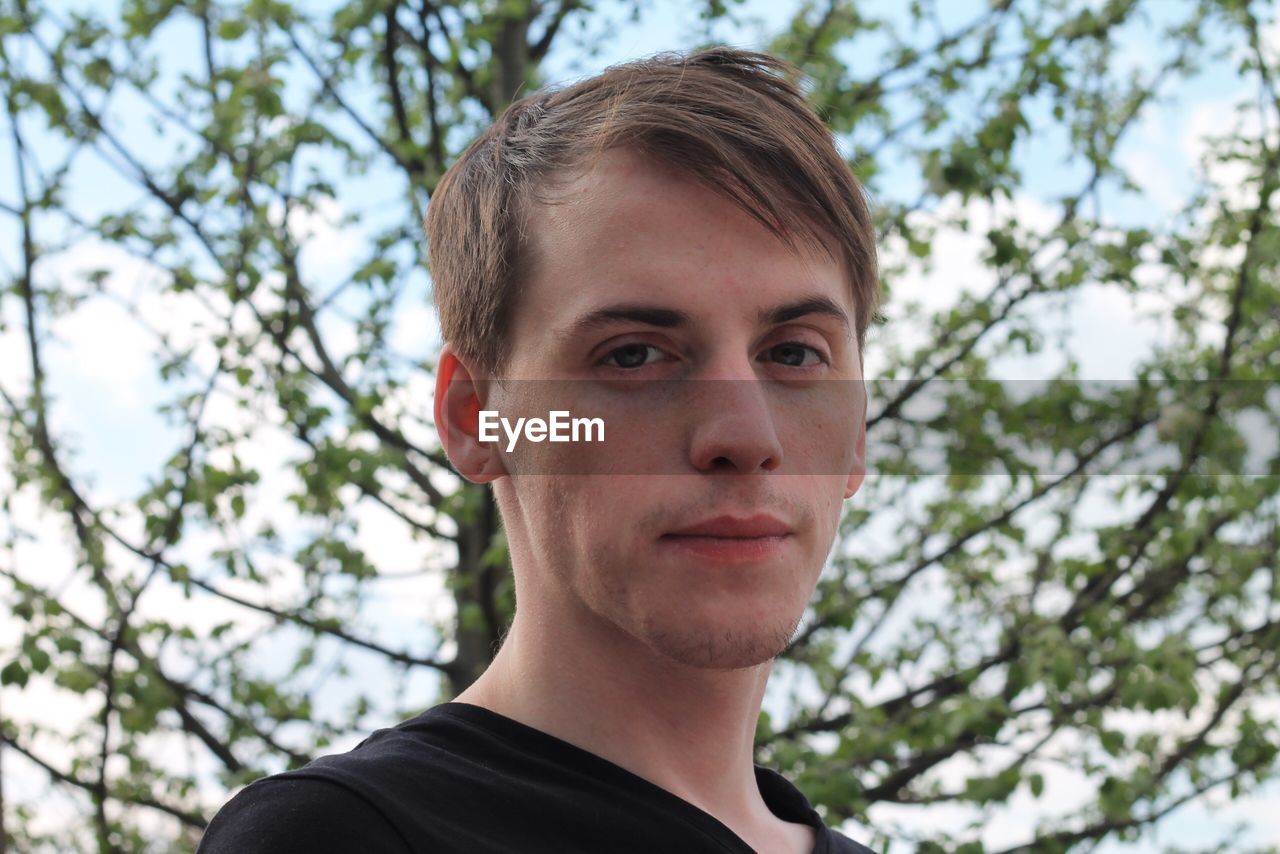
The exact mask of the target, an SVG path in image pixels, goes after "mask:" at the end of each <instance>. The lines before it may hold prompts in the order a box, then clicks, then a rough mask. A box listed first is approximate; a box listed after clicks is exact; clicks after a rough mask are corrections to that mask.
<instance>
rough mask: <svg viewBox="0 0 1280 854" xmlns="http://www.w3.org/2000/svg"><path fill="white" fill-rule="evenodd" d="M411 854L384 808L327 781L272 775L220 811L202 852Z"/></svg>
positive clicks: (246, 789) (225, 853)
mask: <svg viewBox="0 0 1280 854" xmlns="http://www.w3.org/2000/svg"><path fill="white" fill-rule="evenodd" d="M287 851H306V852H308V854H339V852H341V853H342V854H347V852H351V851H361V852H369V854H406V852H409V851H410V848H409V846H408V844H407V843H406V841H405V840H404V838H403V837H402V836H401V834H400V833H399V831H397V830H396V828H395V827H394V826H393V825H392V824H391V823H390V822H389V821H388V820H387V818H386V816H384V815H383V814H382V813H381V812H380V811H379V810H377V809H376V808H375V807H374V806H373V805H372V804H370V803H369V802H368V801H367V800H365V799H364V798H363V797H361V796H360V795H358V794H356V793H355V792H353V791H352V790H351V789H348V788H347V787H346V786H343V785H342V784H341V783H337V782H334V781H332V780H329V779H326V778H323V777H309V776H294V775H289V776H285V777H268V778H265V779H262V780H258V781H257V782H255V783H253V784H251V785H249V786H247V787H246V788H245V789H244V790H243V791H241V792H240V793H239V794H238V795H236V796H235V797H234V798H232V799H231V800H230V801H228V802H227V803H226V805H224V806H223V807H222V809H221V810H219V811H218V814H217V815H215V816H214V817H213V821H211V822H210V823H209V827H208V829H207V830H205V833H204V838H203V839H201V841H200V847H199V848H198V849H197V854H277V852H287Z"/></svg>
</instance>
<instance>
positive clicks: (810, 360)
mask: <svg viewBox="0 0 1280 854" xmlns="http://www.w3.org/2000/svg"><path fill="white" fill-rule="evenodd" d="M765 354H766V356H767V357H768V358H769V359H770V360H771V361H774V362H777V363H778V364H781V365H786V366H787V367H790V368H811V367H813V366H814V365H821V364H825V363H826V361H827V360H826V359H825V358H824V357H823V355H822V353H821V352H819V350H818V348H817V347H810V346H809V345H808V344H801V343H799V342H798V341H788V342H786V343H785V344H778V345H776V346H774V347H770V348H769V349H768V350H766V351H765Z"/></svg>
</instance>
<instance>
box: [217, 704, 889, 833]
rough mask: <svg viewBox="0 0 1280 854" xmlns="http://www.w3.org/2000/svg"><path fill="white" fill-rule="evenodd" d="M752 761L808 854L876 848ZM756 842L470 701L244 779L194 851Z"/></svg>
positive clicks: (764, 792) (763, 790) (767, 795)
mask: <svg viewBox="0 0 1280 854" xmlns="http://www.w3.org/2000/svg"><path fill="white" fill-rule="evenodd" d="M755 770H756V782H757V783H758V785H759V786H760V794H761V796H762V797H763V798H764V801H765V803H766V804H767V805H768V806H769V809H770V810H772V811H773V812H774V814H775V815H777V816H778V817H779V818H782V819H785V820H787V821H793V822H799V823H802V824H808V825H811V826H813V828H814V829H815V833H816V837H817V844H816V845H815V847H814V849H813V854H871V851H870V849H868V848H866V847H865V846H863V845H859V844H858V843H856V842H854V841H852V840H850V839H849V838H848V837H846V836H843V835H841V834H840V833H837V832H836V831H834V830H831V829H830V828H827V827H826V826H824V825H823V823H822V820H821V818H820V817H819V816H818V814H817V812H815V811H814V809H813V808H812V807H811V806H810V804H809V802H808V800H806V799H805V796H804V795H803V794H801V793H800V791H799V790H798V789H796V787H795V786H793V785H791V783H790V782H788V781H787V780H786V779H785V778H784V777H783V776H782V775H780V774H778V773H776V772H774V771H770V770H768V769H766V768H761V767H759V766H756V769H755ZM751 850H752V849H751V847H750V846H749V845H747V843H746V842H744V841H743V840H742V839H741V838H740V837H739V836H737V835H736V834H735V833H733V831H731V830H730V829H729V828H728V827H726V826H725V825H724V824H722V823H721V822H720V821H719V820H717V819H716V818H714V817H713V816H711V815H710V814H709V813H707V812H704V811H703V810H701V809H699V808H698V807H696V806H694V805H693V804H691V803H689V802H688V801H685V800H683V799H681V798H679V797H677V796H676V795H674V794H672V793H671V792H668V791H666V790H665V789H663V788H661V787H659V786H657V785H654V784H653V783H650V782H649V781H648V780H645V779H644V778H642V777H639V776H637V775H635V774H633V773H631V772H630V771H627V770H626V769H624V768H622V767H621V766H619V765H616V764H614V763H613V762H610V761H609V760H607V759H604V758H602V757H600V756H596V755H595V754H594V753H590V752H588V751H586V750H583V749H582V748H580V747H577V746H575V745H572V744H570V743H568V742H567V741H563V740H561V739H559V738H556V737H555V736H553V735H549V734H547V733H545V732H542V731H540V730H537V729H534V728H532V727H529V726H526V725H525V724H522V723H520V722H518V721H515V720H512V719H511V718H508V717H505V716H503V715H499V714H497V713H496V712H491V711H489V710H488V709H485V708H481V707H480V706H473V705H470V704H467V703H445V704H443V705H440V706H436V707H435V708H432V709H428V710H427V711H426V712H424V713H422V714H421V715H419V716H417V717H416V718H413V719H412V720H409V721H406V722H404V723H402V724H400V725H399V726H397V727H395V728H393V729H384V730H379V731H378V732H375V733H374V734H373V735H371V736H369V738H367V739H365V740H364V741H363V742H362V743H361V744H360V745H359V746H358V747H356V748H355V749H354V750H352V751H350V752H349V753H343V754H339V755H336V756H324V757H321V758H320V759H317V760H315V761H314V762H312V763H311V764H310V765H307V766H306V767H304V768H298V769H296V770H293V771H287V772H285V773H283V774H277V775H275V776H272V777H266V778H264V779H262V780H258V781H256V782H254V783H252V784H250V785H249V786H247V787H246V788H245V789H244V790H243V791H242V792H240V794H238V795H236V796H235V797H234V798H232V799H231V800H230V801H229V802H228V803H227V804H226V806H224V807H223V808H222V809H221V810H220V811H219V812H218V814H217V815H216V816H215V817H214V819H213V822H212V823H211V824H210V825H209V829H208V830H207V831H206V832H205V836H204V840H203V841H202V842H201V844H200V854H265V852H279V851H285V852H288V851H299V852H310V854H328V852H344V854H345V852H359V854H383V852H387V854H390V852H396V854H405V852H424V853H425V852H430V854H438V852H454V851H456V852H467V854H489V852H542V851H546V852H556V854H570V852H591V854H600V852H644V854H654V852H681V854H683V852H690V854H694V852H709V853H710V852H716V854H749V852H751Z"/></svg>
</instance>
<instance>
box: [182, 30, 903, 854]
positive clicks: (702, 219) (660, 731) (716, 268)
mask: <svg viewBox="0 0 1280 854" xmlns="http://www.w3.org/2000/svg"><path fill="white" fill-rule="evenodd" d="M788 71H789V69H787V68H786V67H785V66H783V65H782V64H781V63H779V62H777V61H776V60H773V59H771V58H770V57H767V56H763V55H760V54H754V53H748V52H743V51H736V50H729V49H715V50H710V51H705V52H702V53H698V54H695V55H692V56H689V57H676V56H664V57H659V58H656V59H652V60H647V61H643V62H637V63H632V64H628V65H624V66H619V67H615V68H613V69H611V70H609V71H607V72H606V73H604V74H603V75H600V76H598V77H595V78H591V79H589V80H586V81H584V82H582V83H579V84H577V85H575V86H572V87H569V88H567V89H563V90H558V91H550V92H544V93H539V94H536V95H534V96H532V97H529V98H526V99H524V100H522V101H520V102H518V103H516V104H514V105H513V106H512V107H511V108H510V109H509V110H508V111H507V112H506V113H505V114H504V115H503V117H502V118H501V119H500V120H499V121H498V122H497V123H496V124H495V125H494V126H493V127H492V128H490V129H489V130H488V131H487V132H486V133H485V134H484V135H482V136H481V137H480V139H478V140H477V141H476V142H475V143H474V144H473V145H472V146H471V148H469V149H468V151H467V152H466V153H465V154H464V155H463V156H462V158H461V159H460V160H459V161H458V163H457V164H455V165H454V166H453V168H452V169H451V170H450V171H449V173H448V174H447V175H446V176H445V178H444V180H443V181H442V182H441V184H440V187H439V188H438V190H437V191H436V194H435V196H434V198H433V199H432V202H431V206H430V210H429V212H428V215H427V223H426V226H427V233H428V241H429V245H430V250H431V262H432V274H433V279H434V284H435V293H436V303H437V307H438V309H439V311H440V318H441V326H442V329H443V334H444V339H445V342H446V344H445V347H444V350H443V352H442V354H441V358H440V361H439V369H438V376H437V387H436V390H437V394H436V401H435V416H436V424H437V427H438V429H439V431H440V436H441V440H442V441H443V443H444V447H445V450H446V451H447V453H448V455H449V458H450V459H451V460H452V461H453V463H454V465H455V466H456V467H457V469H458V471H459V472H460V473H462V474H463V475H464V476H465V477H467V478H468V479H470V480H472V481H474V482H479V483H489V484H491V485H492V488H493V490H494V494H495V498H496V501H497V504H498V506H499V508H500V510H501V513H502V518H503V523H504V527H505V530H506V534H507V539H508V543H509V545H510V553H511V560H512V566H513V569H514V573H515V584H516V603H517V607H516V616H515V620H514V622H513V623H512V626H511V628H510V631H509V632H508V634H507V636H506V637H505V639H504V642H503V645H502V647H501V649H500V650H499V651H498V653H497V656H496V658H495V659H494V661H493V663H492V665H491V666H490V667H489V669H488V670H487V671H486V672H485V673H484V674H483V675H482V676H481V677H480V678H479V679H478V680H477V681H476V682H475V683H474V684H473V685H472V686H471V687H469V688H468V689H467V690H466V691H464V692H463V693H462V694H461V695H460V696H458V697H457V698H456V699H455V700H454V701H453V702H451V703H446V704H444V705H441V706H437V707H435V708H433V709H430V710H428V711H427V712H425V713H424V714H422V715H420V716H419V717H417V718H415V719H413V720H412V721H409V722H406V723H404V724H401V725H400V726H399V727H396V728H394V729H391V730H383V731H380V732H378V733H375V734H374V735H373V736H371V737H370V738H369V739H368V740H366V741H365V742H364V743H363V744H361V745H360V746H359V747H357V748H356V749H355V750H353V751H351V752H350V753H347V754H343V755H341V756H334V757H325V758H323V759H320V760H317V761H316V762H314V763H312V764H311V765H309V766H307V767H306V768H302V769H299V770H297V771H293V772H289V773H286V774H282V775H277V776H275V777H271V778H267V779H266V780H262V781H258V782H257V783H255V784H254V785H252V786H250V787H248V788H247V789H245V790H244V792H242V793H241V794H240V795H238V796H237V797H236V798H235V799H233V800H232V801H231V802H230V803H229V804H228V805H227V806H226V807H225V808H224V809H223V810H222V811H221V812H220V813H219V814H218V816H217V817H216V818H215V819H214V821H213V823H212V824H211V825H210V828H209V831H208V833H207V834H206V836H205V840H204V842H203V844H202V847H201V850H202V851H207V852H230V851H236V852H256V851H281V850H290V851H292V850H297V851H361V852H365V851H370V852H372V851H377V852H383V851H386V852H391V851H396V852H414V851H421V852H452V851H457V852H498V851H547V852H606V851H607V852H667V851H672V852H700V851H705V852H744V854H745V852H749V851H752V850H754V851H760V852H785V853H786V854H793V853H794V854H810V852H814V854H819V852H821V854H836V852H867V851H868V849H866V848H865V847H864V846H862V845H859V844H857V843H855V842H853V841H851V840H849V839H848V838H846V837H844V836H842V835H840V834H839V833H836V832H835V831H833V830H831V829H829V828H827V827H825V826H824V825H823V823H822V821H821V819H820V818H819V816H818V814H817V813H816V812H815V811H814V810H813V809H812V807H811V806H810V805H809V803H808V802H807V800H806V799H805V797H804V795H803V794H801V793H800V792H799V791H798V790H797V789H796V788H795V787H794V786H792V785H791V784H790V783H789V782H788V781H786V780H785V779H784V778H782V777H781V776H780V775H778V774H776V773H774V772H772V771H768V770H766V769H763V768H759V767H756V766H754V764H753V758H752V757H753V750H752V748H753V737H754V735H755V731H756V721H757V718H758V717H759V713H760V705H761V700H762V697H763V694H764V689H765V683H766V680H767V679H768V676H769V672H770V668H771V665H772V661H773V658H774V657H775V656H777V655H778V654H779V653H780V652H782V651H783V650H784V649H785V647H786V645H787V643H788V641H789V640H790V638H791V637H792V636H793V633H794V631H795V629H796V627H797V625H798V623H799V621H800V618H801V616H802V614H803V611H804V608H805V605H806V603H807V601H808V600H809V598H810V596H811V595H812V593H813V590H814V587H815V585H816V583H817V580H818V576H819V573H820V572H821V570H822V567H823V565H824V563H825V560H826V557H827V554H828V552H829V550H830V548H831V545H832V542H833V540H834V537H835V534H836V530H837V524H838V521H839V516H840V511H841V507H842V502H843V500H844V499H846V498H849V497H851V496H852V495H853V494H854V493H855V492H856V491H857V490H858V488H859V486H860V484H861V482H862V477H863V473H864V463H863V459H864V447H865V446H864V442H865V427H866V422H865V418H866V400H865V396H864V395H863V392H862V382H861V380H862V367H861V354H862V349H863V341H864V336H865V332H866V329H867V326H868V324H869V322H870V318H871V317H872V316H873V313H874V311H875V309H876V303H877V298H878V284H877V275H876V261H875V246H874V242H873V232H872V225H871V221H870V217H869V215H868V211H867V207H866V203H865V201H864V199H863V196H862V193H861V191H860V189H859V188H858V186H857V184H856V183H855V181H854V179H853V178H852V176H851V174H850V172H849V170H848V167H847V166H846V165H845V164H844V162H843V161H842V160H841V158H840V156H839V155H838V153H837V152H836V149H835V147H834V145H833V142H832V138H831V135H830V132H829V131H828V130H827V129H826V127H825V126H824V125H823V124H822V122H821V121H820V120H819V119H818V118H817V117H816V116H815V115H814V113H813V112H812V111H811V109H810V108H809V107H808V106H807V105H806V104H805V102H804V100H803V98H802V97H801V96H800V94H799V92H798V91H797V89H796V88H795V87H794V85H793V84H792V83H790V82H788V81H787V80H786V79H785V78H784V77H783V76H782V75H783V74H785V73H788ZM566 407H567V408H566ZM569 410H573V411H574V413H573V414H574V415H579V414H581V415H583V416H586V417H591V418H595V419H598V420H599V421H600V422H601V423H602V425H603V427H602V430H601V431H600V432H601V433H603V436H597V437H596V438H598V439H603V441H594V442H593V441H586V440H585V439H583V438H581V437H580V439H579V441H571V442H550V441H538V437H537V436H535V435H534V434H532V433H528V432H526V433H525V434H523V437H521V436H519V435H516V434H515V433H512V434H511V441H508V435H507V434H506V433H500V434H499V435H498V437H497V441H494V436H493V435H492V430H489V431H487V433H486V431H485V429H484V428H483V422H484V419H485V418H488V417H489V413H498V414H500V415H501V416H502V417H503V418H506V419H507V420H508V421H509V422H510V423H517V418H532V417H535V416H540V417H542V418H544V419H545V418H546V417H547V416H548V415H549V414H550V413H553V412H556V411H563V412H568V411H569ZM482 413H483V414H482ZM543 438H545V436H543Z"/></svg>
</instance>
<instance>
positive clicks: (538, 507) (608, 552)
mask: <svg viewBox="0 0 1280 854" xmlns="http://www.w3.org/2000/svg"><path fill="white" fill-rule="evenodd" d="M554 199H555V202H556V203H555V204H551V205H541V204H534V205H533V207H532V209H531V210H530V212H529V220H530V234H529V236H528V242H529V246H530V250H531V251H530V253H529V254H530V256H531V261H532V268H531V271H532V272H531V274H530V275H529V276H527V277H526V281H525V286H524V287H523V288H522V290H521V292H520V295H519V299H518V301H517V303H516V306H515V310H514V312H513V318H512V321H511V334H510V338H509V340H508V350H507V353H508V358H507V361H506V365H507V368H506V370H505V371H504V372H503V377H504V378H505V380H506V381H504V382H503V383H501V384H500V385H497V386H493V387H491V396H490V398H489V400H488V401H487V403H486V407H487V408H496V409H498V410H499V411H500V412H502V414H503V415H504V416H507V415H510V414H512V413H515V414H519V415H526V416H532V415H536V416H539V417H543V418H545V417H547V414H548V412H549V410H550V409H553V408H559V409H563V408H566V406H568V407H569V408H570V409H571V411H572V415H573V416H574V417H581V416H586V417H599V418H602V419H603V421H604V423H605V440H606V441H605V442H603V443H601V444H590V443H573V444H550V443H543V444H538V445H530V444H527V443H526V444H525V445H524V446H522V447H521V448H519V449H517V450H515V451H514V452H512V453H510V454H508V453H506V442H505V439H504V440H503V441H502V442H500V443H499V445H500V447H501V453H502V456H503V465H504V468H505V470H506V471H507V472H508V473H509V474H510V475H511V477H509V478H501V479H499V480H498V481H497V482H496V483H495V490H496V493H497V497H498V500H499V503H500V504H501V506H502V509H503V515H504V519H505V521H506V524H507V527H508V529H509V536H510V538H511V540H512V543H513V545H514V544H516V543H519V542H520V541H523V542H524V543H525V544H526V548H527V550H528V552H529V553H528V554H527V555H526V556H524V557H523V561H524V562H523V564H522V565H521V566H520V567H519V569H518V570H517V572H518V573H519V574H520V575H521V576H522V577H521V579H520V580H521V584H520V588H519V590H520V592H519V595H520V596H521V597H523V599H524V600H527V599H528V598H529V597H531V596H532V597H534V598H537V599H540V600H541V601H543V602H556V603H558V605H557V607H558V613H561V614H564V613H566V610H567V612H568V613H569V614H570V615H571V617H572V618H573V619H579V620H586V621H589V622H590V623H591V624H592V625H593V626H595V627H596V628H598V629H600V630H602V631H605V632H607V633H617V632H621V633H624V634H625V635H626V636H630V638H632V639H634V640H636V641H639V642H640V643H642V644H644V645H645V646H647V647H648V648H649V649H650V650H652V651H654V652H656V653H658V654H660V655H662V656H664V657H665V658H667V659H669V660H674V661H677V662H680V663H682V664H686V665H692V666H698V667H708V668H723V669H728V668H740V667H748V666H752V665H756V664H760V663H762V662H764V661H768V660H769V659H771V658H772V657H773V656H775V655H777V654H778V653H779V652H780V651H782V649H783V648H784V647H785V646H786V644H787V643H788V641H789V640H790V638H791V636H792V635H793V633H794V631H795V628H796V625H797V623H798V621H799V620H800V618H801V616H802V614H803V611H804V607H805V605H806V603H807V601H808V599H809V597H810V596H811V595H812V592H813V589H814V586H815V585H816V583H817V579H818V575H819V573H820V572H821V570H822V566H823V564H824V562H825V560H826V556H827V554H828V552H829V550H830V547H831V543H832V540H833V538H834V535H835V531H836V526H837V523H838V520H839V515H840V508H841V502H842V500H843V499H844V498H845V497H847V496H848V495H849V494H852V492H853V491H856V489H857V487H858V485H859V484H860V483H861V473H862V457H863V454H862V450H861V443H862V436H863V433H864V432H865V412H866V409H865V398H864V397H863V391H862V388H863V387H862V383H861V366H860V364H859V361H858V354H857V346H856V341H855V337H854V333H853V329H854V323H855V313H854V312H855V309H854V305H853V300H852V296H851V293H850V288H849V284H848V279H847V277H846V275H845V273H844V270H843V268H842V266H841V264H840V263H839V262H837V261H835V260H832V259H831V258H828V257H826V256H825V255H819V254H817V253H810V252H804V253H802V254H797V253H796V252H795V251H793V250H792V249H790V248H788V247H787V246H786V245H785V244H784V243H783V242H782V241H781V240H779V239H778V238H777V237H775V236H774V235H773V234H772V233H770V232H769V231H768V230H767V229H766V228H765V227H763V226H762V225H761V224H760V223H758V222H757V221H755V220H754V219H752V218H751V217H750V216H749V215H748V214H746V213H745V212H743V211H742V210H741V209H739V208H738V207H736V206H735V205H734V204H732V203H731V202H729V201H728V200H726V199H725V198H723V197H721V196H719V195H717V194H715V193H714V192H712V191H710V190H708V189H706V188H704V187H703V186H701V185H700V184H698V183H696V182H694V181H693V180H692V179H691V178H689V177H688V176H687V175H685V174H683V173H681V172H679V171H678V170H674V169H671V168H669V167H666V166H663V165H661V164H658V163H656V162H655V161H652V160H650V159H647V158H645V157H643V156H641V155H638V154H636V153H633V152H629V151H626V150H614V151H610V152H608V153H606V154H605V155H604V156H603V157H601V158H600V160H599V161H597V163H596V164H595V165H594V166H593V167H592V168H590V169H588V170H587V171H586V172H585V174H582V175H580V176H578V177H575V178H573V179H572V180H570V181H569V182H568V183H565V184H562V185H559V186H558V187H557V188H556V189H555V191H554ZM529 380H535V382H527V381H529ZM541 380H557V381H562V380H563V381H567V382H565V383H563V384H561V383H558V382H557V383H546V382H540V381H541ZM832 380H836V381H838V382H830V381H832ZM569 389H572V392H570V391H569ZM570 398H571V400H569V399H570ZM566 401H568V402H566ZM512 420H514V419H512ZM534 471H536V472H538V473H536V474H534V473H532V472H534ZM517 529H518V530H517ZM530 604H532V603H529V602H527V601H521V607H522V608H523V607H525V606H526V605H530ZM535 607H537V606H535ZM617 637H619V638H620V639H622V638H623V636H622V635H617Z"/></svg>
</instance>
